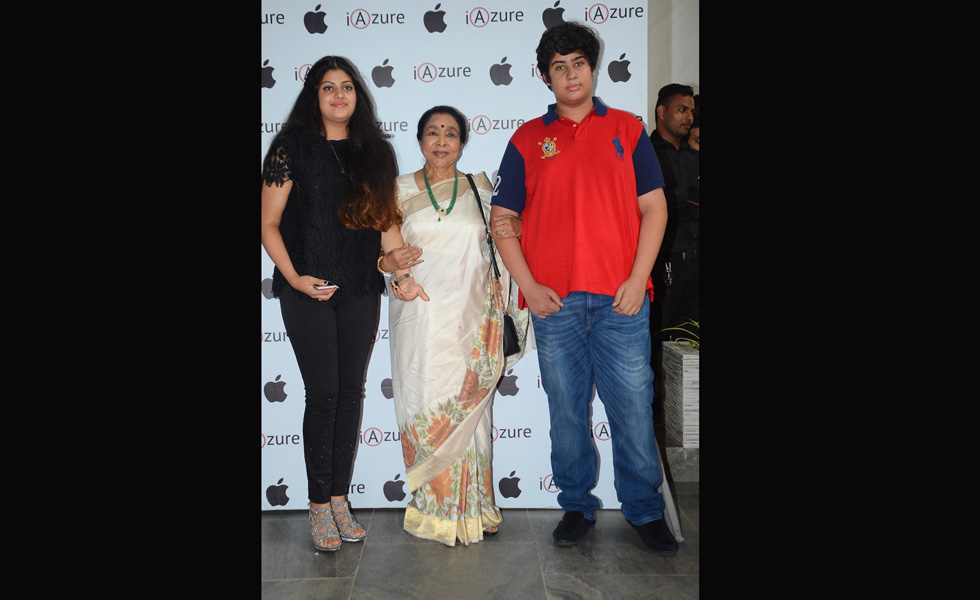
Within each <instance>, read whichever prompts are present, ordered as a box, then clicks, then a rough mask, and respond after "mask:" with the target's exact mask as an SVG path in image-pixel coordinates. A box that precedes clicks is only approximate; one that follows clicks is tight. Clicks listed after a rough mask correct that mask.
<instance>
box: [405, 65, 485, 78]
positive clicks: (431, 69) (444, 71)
mask: <svg viewBox="0 0 980 600" xmlns="http://www.w3.org/2000/svg"><path fill="white" fill-rule="evenodd" d="M414 70H415V74H414V78H415V79H417V80H418V81H421V82H423V83H432V82H433V81H435V80H436V79H447V78H449V79H451V78H454V77H470V73H472V69H470V67H462V66H456V67H437V66H436V65H434V64H432V63H430V62H426V63H422V64H420V65H419V66H417V67H415V68H414Z"/></svg>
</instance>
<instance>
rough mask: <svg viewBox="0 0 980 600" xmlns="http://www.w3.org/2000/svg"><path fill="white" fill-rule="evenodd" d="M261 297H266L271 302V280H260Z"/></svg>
mask: <svg viewBox="0 0 980 600" xmlns="http://www.w3.org/2000/svg"><path fill="white" fill-rule="evenodd" d="M262 295H263V296H265V297H266V299H267V300H272V299H273V298H275V296H273V295H272V278H269V279H263V280H262Z"/></svg>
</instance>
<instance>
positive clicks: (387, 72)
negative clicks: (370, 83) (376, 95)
mask: <svg viewBox="0 0 980 600" xmlns="http://www.w3.org/2000/svg"><path fill="white" fill-rule="evenodd" d="M387 65H388V59H387V58H386V59H385V61H384V62H383V63H381V64H380V65H378V66H377V67H374V69H372V70H371V79H373V80H374V85H376V86H378V87H379V88H383V87H391V86H393V85H395V78H394V77H392V76H391V72H392V71H393V70H394V69H395V67H391V66H387Z"/></svg>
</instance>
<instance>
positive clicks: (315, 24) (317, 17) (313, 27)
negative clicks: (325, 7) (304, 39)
mask: <svg viewBox="0 0 980 600" xmlns="http://www.w3.org/2000/svg"><path fill="white" fill-rule="evenodd" d="M320 6H321V5H320V4H317V5H316V8H314V9H313V10H311V11H310V12H308V13H306V15H305V16H304V17H303V25H306V30H307V31H309V32H310V33H324V32H326V30H327V23H326V18H327V13H325V12H323V11H322V10H320Z"/></svg>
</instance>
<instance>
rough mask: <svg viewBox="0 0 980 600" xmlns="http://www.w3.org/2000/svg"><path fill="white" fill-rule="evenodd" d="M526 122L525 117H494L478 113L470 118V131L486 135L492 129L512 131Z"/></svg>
mask: <svg viewBox="0 0 980 600" xmlns="http://www.w3.org/2000/svg"><path fill="white" fill-rule="evenodd" d="M523 124H524V119H492V118H490V117H488V116H487V115H477V116H475V117H473V118H472V119H471V120H470V131H472V132H473V133H475V134H477V135H486V134H488V133H490V132H491V131H510V130H514V129H517V128H518V127H520V126H521V125H523Z"/></svg>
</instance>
